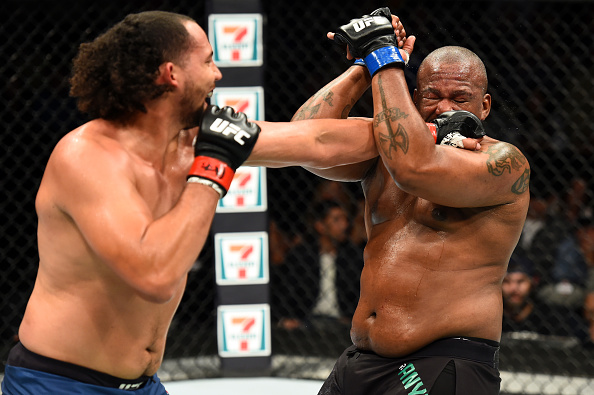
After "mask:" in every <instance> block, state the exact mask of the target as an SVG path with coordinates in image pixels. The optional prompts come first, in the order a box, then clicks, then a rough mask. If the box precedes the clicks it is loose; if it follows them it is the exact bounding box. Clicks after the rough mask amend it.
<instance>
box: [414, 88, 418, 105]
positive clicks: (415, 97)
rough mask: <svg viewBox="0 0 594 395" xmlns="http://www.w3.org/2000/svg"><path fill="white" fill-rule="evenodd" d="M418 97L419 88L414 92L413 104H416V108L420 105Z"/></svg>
mask: <svg viewBox="0 0 594 395" xmlns="http://www.w3.org/2000/svg"><path fill="white" fill-rule="evenodd" d="M417 96H418V93H417V88H415V90H414V91H413V103H414V105H415V107H417V104H418V103H417ZM417 108H418V107H417Z"/></svg>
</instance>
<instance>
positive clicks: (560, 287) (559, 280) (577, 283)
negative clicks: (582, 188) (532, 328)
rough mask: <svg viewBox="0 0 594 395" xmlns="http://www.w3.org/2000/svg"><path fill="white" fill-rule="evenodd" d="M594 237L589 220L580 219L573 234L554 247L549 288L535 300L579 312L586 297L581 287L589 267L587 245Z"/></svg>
mask: <svg viewBox="0 0 594 395" xmlns="http://www.w3.org/2000/svg"><path fill="white" fill-rule="evenodd" d="M592 234H594V220H593V218H592V217H586V216H582V217H580V218H579V219H578V220H577V226H576V227H575V229H574V231H573V232H571V233H570V234H569V235H568V236H566V237H565V239H563V240H562V241H561V243H560V244H559V246H558V247H557V252H556V255H555V263H554V265H553V270H552V272H551V277H552V279H553V281H554V283H553V284H550V285H547V286H545V287H543V289H542V290H541V292H540V294H539V296H540V297H541V298H542V299H544V300H546V301H547V302H548V303H551V304H555V305H561V306H565V307H568V308H573V309H581V308H582V306H583V303H584V299H585V296H586V290H585V285H586V284H585V283H586V279H587V275H588V267H589V266H593V265H594V264H593V262H592V259H593V257H592V253H591V252H589V251H588V250H589V249H590V248H591V247H589V246H588V245H591V242H588V240H589V239H590V238H591V237H592Z"/></svg>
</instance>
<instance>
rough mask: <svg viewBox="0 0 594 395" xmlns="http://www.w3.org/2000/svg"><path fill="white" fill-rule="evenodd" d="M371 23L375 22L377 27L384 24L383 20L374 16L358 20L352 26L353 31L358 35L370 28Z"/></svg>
mask: <svg viewBox="0 0 594 395" xmlns="http://www.w3.org/2000/svg"><path fill="white" fill-rule="evenodd" d="M371 22H375V23H376V24H377V25H383V24H385V18H383V17H377V16H374V17H369V18H365V19H360V20H358V21H357V22H355V23H354V24H353V29H355V32H357V33H358V32H360V31H361V30H363V29H365V28H366V27H368V26H371Z"/></svg>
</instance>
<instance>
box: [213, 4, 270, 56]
mask: <svg viewBox="0 0 594 395" xmlns="http://www.w3.org/2000/svg"><path fill="white" fill-rule="evenodd" d="M208 39H209V41H210V44H211V45H212V48H213V52H214V54H213V60H214V62H215V64H216V65H217V66H220V67H254V66H261V65H262V63H263V57H262V53H263V51H262V15H260V14H211V15H209V17H208Z"/></svg>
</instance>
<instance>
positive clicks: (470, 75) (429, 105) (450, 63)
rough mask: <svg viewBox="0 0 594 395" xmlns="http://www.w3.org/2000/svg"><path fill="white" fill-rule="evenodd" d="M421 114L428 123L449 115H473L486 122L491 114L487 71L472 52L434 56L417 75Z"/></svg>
mask: <svg viewBox="0 0 594 395" xmlns="http://www.w3.org/2000/svg"><path fill="white" fill-rule="evenodd" d="M413 101H414V103H415V106H416V107H417V110H419V113H420V114H421V116H422V117H423V119H424V120H425V121H427V122H428V121H431V120H433V119H435V118H436V117H437V116H439V115H440V114H442V113H444V112H446V111H458V110H465V111H470V112H471V113H473V114H474V115H476V116H477V117H479V119H481V120H484V119H485V118H486V117H487V116H488V115H489V112H490V111H491V95H489V94H488V93H487V71H486V69H485V65H484V64H483V61H482V60H481V59H480V58H479V57H478V56H477V55H476V54H475V53H474V52H472V51H470V50H468V49H466V48H462V47H454V46H447V47H442V48H439V49H436V50H435V51H433V52H431V53H430V54H429V55H427V57H426V58H425V59H424V60H423V62H421V65H420V66H419V71H418V72H417V88H416V89H415V91H414V94H413Z"/></svg>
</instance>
